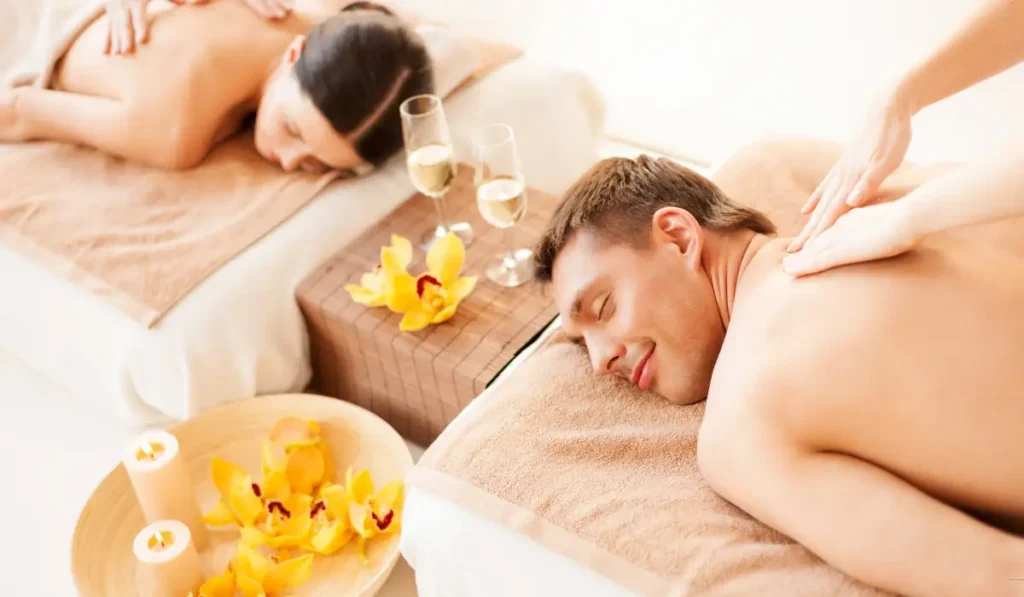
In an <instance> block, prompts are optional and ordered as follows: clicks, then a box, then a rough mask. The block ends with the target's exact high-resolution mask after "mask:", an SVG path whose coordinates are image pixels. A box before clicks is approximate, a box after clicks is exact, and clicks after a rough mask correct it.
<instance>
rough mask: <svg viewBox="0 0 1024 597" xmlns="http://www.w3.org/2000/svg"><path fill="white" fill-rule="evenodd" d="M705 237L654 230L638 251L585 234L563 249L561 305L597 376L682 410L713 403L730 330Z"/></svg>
mask: <svg viewBox="0 0 1024 597" xmlns="http://www.w3.org/2000/svg"><path fill="white" fill-rule="evenodd" d="M701 234H702V233H701V232H700V231H699V230H697V231H692V235H693V236H686V234H685V233H683V235H682V236H680V234H676V233H675V232H669V233H665V232H663V231H659V230H657V227H655V232H654V233H653V234H652V240H651V243H650V245H649V246H648V247H646V248H642V249H636V248H633V247H631V246H629V245H625V244H618V243H609V242H607V241H604V240H602V239H600V238H598V237H596V236H595V235H594V234H593V233H591V232H587V231H581V232H577V233H575V234H574V235H573V237H572V238H571V239H570V241H569V242H568V244H567V245H566V246H565V248H564V249H562V252H561V253H560V254H559V256H558V258H557V259H556V260H555V264H554V269H553V275H552V286H553V288H554V294H555V303H556V305H557V306H558V309H559V311H560V312H561V314H562V318H563V322H564V325H565V328H566V332H567V333H568V334H569V335H570V337H573V338H575V339H577V340H581V341H582V342H583V343H585V345H586V347H587V349H588V351H589V353H590V359H591V362H592V363H593V365H594V371H595V372H597V373H598V374H599V375H601V374H613V375H617V376H619V377H622V378H623V379H626V380H628V381H630V382H632V383H634V384H636V385H637V386H638V387H640V389H642V390H650V391H652V392H655V393H657V394H659V395H661V396H662V397H664V398H666V399H667V400H668V401H669V402H673V403H676V404H692V403H694V402H698V401H700V400H703V399H704V398H706V397H707V391H708V386H709V384H710V381H711V372H712V369H713V368H714V364H715V360H716V358H717V357H718V352H719V350H720V349H721V346H722V341H723V339H724V337H725V330H724V327H723V325H722V320H721V316H720V315H719V312H718V308H717V303H716V302H715V297H714V292H713V290H712V288H711V283H710V280H709V278H708V276H707V275H706V273H705V271H704V268H703V266H702V265H701V261H700V251H701V244H702V237H701V236H700V235H701Z"/></svg>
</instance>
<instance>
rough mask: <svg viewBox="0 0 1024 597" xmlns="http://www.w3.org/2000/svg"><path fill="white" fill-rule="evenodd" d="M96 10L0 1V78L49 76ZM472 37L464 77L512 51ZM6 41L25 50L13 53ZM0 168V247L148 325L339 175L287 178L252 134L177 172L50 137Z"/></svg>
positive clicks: (4, 158)
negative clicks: (474, 42) (471, 67)
mask: <svg viewBox="0 0 1024 597" xmlns="http://www.w3.org/2000/svg"><path fill="white" fill-rule="evenodd" d="M99 14H100V12H99V11H98V10H97V9H96V8H95V7H90V6H85V8H84V9H82V5H81V4H80V3H78V2H72V1H71V0H50V1H49V2H45V3H37V2H35V1H32V2H24V1H22V0H0V17H2V18H4V21H0V33H2V32H3V30H5V29H8V30H9V31H8V33H9V39H10V40H11V41H12V42H14V43H5V46H4V47H5V48H7V49H6V50H5V51H4V53H3V54H0V68H3V69H4V73H5V74H6V77H5V78H6V79H8V80H11V81H13V82H16V83H18V84H26V83H29V82H31V81H32V80H33V77H35V84H37V85H43V86H45V85H46V84H48V79H49V74H50V72H51V67H52V65H53V64H54V63H55V62H56V61H57V59H58V58H59V57H60V56H61V55H62V54H63V52H64V50H65V49H66V47H67V45H68V43H69V42H70V41H71V40H73V39H74V38H75V36H77V34H78V32H79V31H81V30H82V29H83V27H84V26H85V25H87V24H88V23H90V22H92V21H94V20H95V18H96V17H97V16H98V15H99ZM33 38H34V39H35V40H36V45H35V49H29V47H30V43H31V40H33ZM478 45H479V49H480V53H481V57H482V59H481V64H480V67H479V68H478V70H477V71H476V72H474V73H471V74H470V77H469V79H467V80H468V81H472V80H475V79H477V78H480V77H482V76H484V75H486V74H487V73H489V72H491V71H493V70H495V69H497V68H498V67H500V66H501V65H503V64H505V63H506V62H508V61H510V60H512V59H514V58H515V57H517V56H518V55H519V51H518V49H514V48H509V47H507V46H499V45H493V44H486V43H483V42H479V43H478ZM11 46H15V47H20V48H21V49H22V51H23V52H24V57H23V58H22V59H21V60H20V61H18V60H17V58H18V56H17V55H16V54H15V53H14V52H13V51H12V49H11ZM40 48H48V50H46V51H43V50H41V49H40ZM0 171H2V172H3V173H4V176H2V177H0V243H3V244H4V245H6V246H9V247H11V248H13V249H15V250H17V251H19V252H20V253H22V254H24V255H25V256H27V257H28V258H30V259H32V260H34V261H36V262H37V263H39V264H41V265H43V266H45V267H47V268H49V269H50V270H51V271H53V272H54V273H56V274H58V275H60V276H63V277H65V278H66V279H68V280H70V281H71V282H73V283H75V284H78V285H80V286H81V287H83V288H85V289H86V290H88V291H90V292H92V293H94V294H96V295H97V296H100V297H101V298H103V299H105V300H107V301H108V302H109V303H111V304H112V305H113V306H115V307H116V308H118V309H120V310H121V311H122V312H124V313H125V314H127V315H128V316H130V317H132V318H133V319H135V320H136V321H138V322H139V323H142V324H144V325H146V326H149V327H151V326H153V325H155V324H156V323H157V322H158V321H159V320H160V318H161V317H163V316H164V315H165V314H166V313H167V312H168V311H169V310H170V309H171V308H172V307H173V306H174V305H175V304H177V303H178V302H179V301H180V300H181V299H182V298H184V297H185V296H186V295H187V294H188V293H189V292H190V291H191V290H192V289H193V288H195V287H196V286H197V285H198V284H199V283H200V282H202V281H203V280H204V279H205V278H206V277H207V276H209V275H210V274H212V273H213V272H214V271H216V270H217V269H218V268H220V267H221V266H222V265H224V264H225V263H227V262H228V261H229V260H230V259H231V258H233V257H234V256H235V255H237V254H238V253H240V252H241V251H243V250H244V249H245V248H247V247H248V246H250V245H251V244H252V243H254V242H256V241H257V240H259V239H260V238H262V237H263V236H264V235H266V234H267V233H269V232H271V231H272V230H273V229H274V228H275V227H277V226H278V225H280V224H281V223H282V222H284V221H286V220H287V219H288V218H289V217H291V216H292V215H293V214H294V213H296V212H297V211H298V210H299V209H301V208H302V207H303V206H305V205H306V204H307V203H308V202H309V201H310V200H312V199H313V198H314V197H315V196H316V195H317V194H318V193H319V192H320V191H321V190H322V189H323V188H324V187H325V186H326V185H327V184H328V183H330V182H331V181H332V180H334V179H336V178H337V177H338V173H337V172H334V173H328V174H324V175H309V174H303V173H292V174H286V173H284V172H282V171H281V170H280V169H279V168H278V167H276V166H273V165H271V164H270V163H268V162H267V161H265V160H263V159H262V158H261V157H260V156H259V155H258V154H257V153H256V151H255V149H254V148H253V143H252V139H251V136H250V135H249V134H241V135H238V136H236V137H234V138H232V139H229V140H228V141H227V142H225V143H223V144H221V145H220V146H218V147H217V148H216V149H215V150H214V151H213V152H212V154H211V155H210V156H209V157H208V158H207V159H206V160H205V161H204V162H203V163H202V164H201V165H200V166H199V167H197V168H194V169H192V170H188V171H182V172H170V171H165V170H159V169H154V168H148V167H145V166H141V165H138V164H134V163H127V162H125V161H123V160H121V159H118V158H114V157H110V156H107V155H104V154H102V153H100V152H98V151H95V150H92V149H88V148H80V147H72V146H68V145H62V144H56V143H31V144H23V145H9V146H3V145H0Z"/></svg>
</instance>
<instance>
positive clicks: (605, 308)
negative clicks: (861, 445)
mask: <svg viewBox="0 0 1024 597" xmlns="http://www.w3.org/2000/svg"><path fill="white" fill-rule="evenodd" d="M611 300H612V295H611V294H610V293H609V294H606V295H604V298H603V299H601V307H600V308H599V309H598V310H597V320H598V321H604V320H605V318H606V317H608V316H610V315H611V304H610V303H611Z"/></svg>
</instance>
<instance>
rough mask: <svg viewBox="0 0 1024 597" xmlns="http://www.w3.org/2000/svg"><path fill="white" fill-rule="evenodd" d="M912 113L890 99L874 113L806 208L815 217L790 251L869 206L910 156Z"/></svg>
mask: <svg viewBox="0 0 1024 597" xmlns="http://www.w3.org/2000/svg"><path fill="white" fill-rule="evenodd" d="M911 116H913V113H912V111H911V110H910V109H909V108H908V107H907V106H906V104H905V102H902V101H899V100H898V99H888V100H887V101H885V102H883V103H881V104H880V105H879V107H877V108H875V109H873V110H872V111H871V116H870V117H869V119H868V122H867V125H866V126H865V127H864V130H863V131H862V132H861V134H860V136H859V137H857V139H856V140H854V141H853V143H851V144H850V145H848V146H847V147H846V149H845V150H844V151H843V153H842V155H841V156H840V157H839V161H838V162H837V163H836V165H835V166H833V167H832V170H831V171H829V173H828V175H827V176H826V177H825V180H823V181H822V182H821V184H820V185H818V188H817V189H816V190H815V191H814V193H813V194H811V197H810V199H809V200H808V201H807V203H806V204H805V205H804V207H803V212H804V213H805V214H806V213H808V212H810V211H811V210H814V213H813V214H812V215H811V219H810V220H809V221H808V222H807V225H806V226H804V229H803V230H802V231H801V232H800V234H799V235H798V236H797V238H796V239H795V240H794V241H793V242H792V244H790V246H789V250H790V251H799V250H800V249H801V248H802V247H803V246H804V244H805V243H806V242H807V241H809V240H811V239H813V238H815V237H816V236H818V235H820V234H822V233H823V232H825V231H826V230H828V228H829V227H830V226H832V225H833V224H835V223H836V221H837V220H838V219H839V218H840V216H842V215H843V214H845V213H846V212H848V211H850V209H852V208H854V207H860V206H863V205H867V204H868V203H869V202H870V201H871V200H872V199H873V198H874V195H875V194H876V193H877V192H878V188H879V187H880V186H881V185H882V182H883V181H884V180H885V179H886V178H888V176H889V175H890V174H892V173H893V172H894V171H895V170H896V169H897V168H899V166H900V164H901V163H903V158H904V156H906V154H907V148H908V147H909V146H910V136H911V130H910V118H911Z"/></svg>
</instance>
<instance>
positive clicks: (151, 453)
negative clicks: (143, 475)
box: [135, 442, 164, 461]
mask: <svg viewBox="0 0 1024 597" xmlns="http://www.w3.org/2000/svg"><path fill="white" fill-rule="evenodd" d="M163 453H164V445H163V444H161V443H160V442H142V445H141V446H139V449H138V450H136V451H135V459H136V460H139V461H143V460H156V459H157V458H159V457H160V455H161V454H163Z"/></svg>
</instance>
